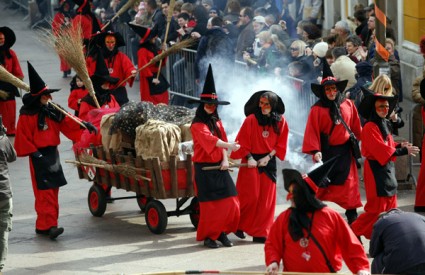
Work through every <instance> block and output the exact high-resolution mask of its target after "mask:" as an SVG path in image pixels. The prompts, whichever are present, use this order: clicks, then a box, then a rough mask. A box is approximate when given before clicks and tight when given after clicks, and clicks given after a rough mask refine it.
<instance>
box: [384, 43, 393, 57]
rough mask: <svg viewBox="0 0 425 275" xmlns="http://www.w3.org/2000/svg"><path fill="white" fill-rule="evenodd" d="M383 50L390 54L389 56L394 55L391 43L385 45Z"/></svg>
mask: <svg viewBox="0 0 425 275" xmlns="http://www.w3.org/2000/svg"><path fill="white" fill-rule="evenodd" d="M385 49H386V50H387V51H388V52H389V53H390V55H393V54H394V48H393V45H392V44H391V43H385Z"/></svg>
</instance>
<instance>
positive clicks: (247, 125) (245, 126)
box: [230, 116, 253, 159]
mask: <svg viewBox="0 0 425 275" xmlns="http://www.w3.org/2000/svg"><path fill="white" fill-rule="evenodd" d="M252 123H253V121H252V119H251V118H250V117H249V116H248V117H247V118H245V120H244V122H243V123H242V126H241V128H240V129H239V132H238V135H237V136H236V139H235V140H236V142H238V143H239V145H240V146H241V148H240V149H239V150H237V151H233V152H232V153H231V154H230V157H231V158H232V159H241V158H244V157H246V155H248V153H249V152H251V151H252V149H251V144H252V142H251V137H252V136H251V135H250V133H251V131H252Z"/></svg>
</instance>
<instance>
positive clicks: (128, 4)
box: [101, 0, 140, 31]
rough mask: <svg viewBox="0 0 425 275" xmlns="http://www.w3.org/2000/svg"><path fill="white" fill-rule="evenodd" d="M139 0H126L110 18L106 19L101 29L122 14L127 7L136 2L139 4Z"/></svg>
mask: <svg viewBox="0 0 425 275" xmlns="http://www.w3.org/2000/svg"><path fill="white" fill-rule="evenodd" d="M139 2H140V0H128V1H127V3H125V4H124V5H123V6H122V7H121V8H120V9H119V10H118V11H117V13H116V14H115V15H114V17H112V18H111V20H109V21H108V23H106V24H105V25H103V27H102V29H101V31H103V30H104V29H105V28H106V27H107V26H108V25H109V24H111V22H113V21H114V20H115V19H116V18H117V17H118V16H120V15H121V14H123V13H124V12H125V11H127V10H128V9H129V8H131V7H133V6H134V5H135V4H136V3H137V4H139Z"/></svg>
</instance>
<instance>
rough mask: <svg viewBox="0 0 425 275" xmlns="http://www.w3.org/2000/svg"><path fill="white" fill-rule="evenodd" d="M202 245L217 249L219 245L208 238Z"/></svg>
mask: <svg viewBox="0 0 425 275" xmlns="http://www.w3.org/2000/svg"><path fill="white" fill-rule="evenodd" d="M204 245H205V246H206V247H208V248H219V245H218V244H217V243H216V241H214V240H212V239H210V238H206V239H205V240H204Z"/></svg>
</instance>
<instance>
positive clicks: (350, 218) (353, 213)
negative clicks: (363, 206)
mask: <svg viewBox="0 0 425 275" xmlns="http://www.w3.org/2000/svg"><path fill="white" fill-rule="evenodd" d="M345 216H346V217H347V222H348V224H352V223H353V222H354V221H355V220H357V209H356V208H354V209H347V210H346V211H345Z"/></svg>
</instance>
